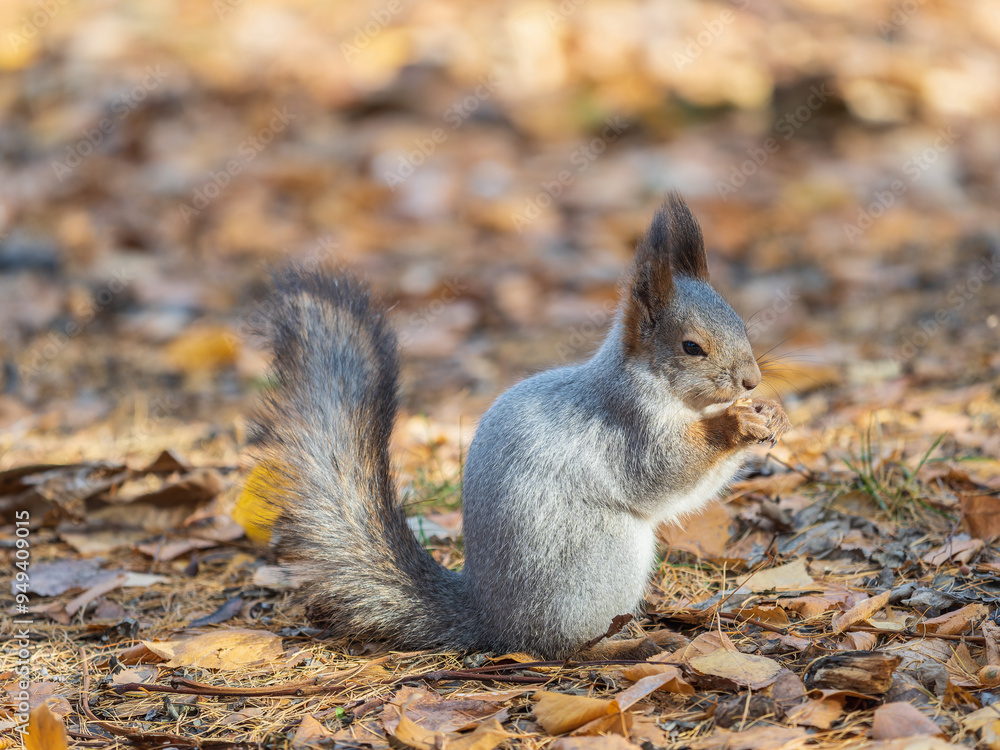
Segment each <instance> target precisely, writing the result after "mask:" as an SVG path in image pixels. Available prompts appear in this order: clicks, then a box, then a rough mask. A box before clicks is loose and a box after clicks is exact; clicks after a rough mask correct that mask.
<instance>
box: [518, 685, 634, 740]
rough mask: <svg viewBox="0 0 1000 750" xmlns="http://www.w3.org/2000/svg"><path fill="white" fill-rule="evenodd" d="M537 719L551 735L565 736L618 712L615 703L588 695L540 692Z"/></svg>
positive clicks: (537, 693) (536, 696)
mask: <svg viewBox="0 0 1000 750" xmlns="http://www.w3.org/2000/svg"><path fill="white" fill-rule="evenodd" d="M534 697H535V700H536V701H537V703H535V711H534V713H535V718H536V719H538V723H539V724H541V725H542V727H544V728H545V731H546V732H548V733H549V734H564V733H566V732H570V731H572V730H574V729H577V728H579V727H582V726H583V725H584V724H587V723H589V722H591V721H594V720H595V719H600V718H603V717H604V716H606V715H608V714H613V713H617V712H618V704H617V703H615V702H614V701H609V700H602V699H600V698H590V697H588V696H586V695H566V694H564V693H550V692H548V691H546V690H539V691H538V692H536V693H535V696H534Z"/></svg>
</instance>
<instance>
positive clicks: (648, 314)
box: [622, 193, 761, 411]
mask: <svg viewBox="0 0 1000 750" xmlns="http://www.w3.org/2000/svg"><path fill="white" fill-rule="evenodd" d="M627 284H628V287H627V288H626V289H625V290H624V295H623V319H622V323H623V325H624V341H623V343H624V347H625V354H626V357H628V358H629V360H631V361H632V362H633V363H635V364H637V365H639V366H642V367H644V368H647V369H648V370H649V371H651V372H652V374H653V375H655V376H656V377H657V378H661V379H665V380H666V381H667V383H668V384H669V387H670V390H671V391H672V392H674V393H676V394H677V395H678V396H679V397H680V398H681V399H682V400H683V401H684V402H685V404H686V405H687V406H689V407H690V408H692V409H694V410H696V411H704V410H706V409H708V410H710V409H711V408H712V407H722V406H724V405H728V404H730V403H732V402H733V401H735V400H736V399H739V398H742V397H744V396H746V395H747V394H748V393H749V392H750V391H752V390H753V389H754V388H756V387H757V386H758V385H759V384H760V380H761V376H760V368H759V367H758V366H757V362H756V360H755V359H754V355H753V350H752V349H751V347H750V340H749V339H748V338H747V331H746V326H745V325H744V323H743V320H742V319H741V318H740V316H739V315H737V314H736V312H735V311H734V310H733V308H732V307H730V306H729V304H728V303H727V302H726V301H725V300H724V299H722V297H721V296H719V293H718V292H716V291H715V290H714V289H713V288H712V287H711V286H710V285H709V283H708V261H707V259H706V257H705V245H704V243H703V242H702V237H701V228H700V227H699V226H698V222H697V221H696V220H695V218H694V216H692V215H691V211H690V209H689V208H688V207H687V205H686V204H685V203H684V201H683V200H682V199H681V198H680V196H678V195H676V194H673V193H672V194H671V195H670V196H669V198H668V200H667V202H666V203H665V204H664V206H663V207H662V208H661V209H660V210H659V211H658V212H657V213H656V216H655V217H654V218H653V223H652V225H651V226H650V227H649V231H648V232H647V233H646V236H645V237H643V238H642V239H641V240H640V241H639V246H638V248H637V250H636V255H635V263H634V265H633V267H632V272H631V274H630V275H629V277H628V281H627Z"/></svg>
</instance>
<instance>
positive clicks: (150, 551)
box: [136, 538, 219, 562]
mask: <svg viewBox="0 0 1000 750" xmlns="http://www.w3.org/2000/svg"><path fill="white" fill-rule="evenodd" d="M218 546H219V543H218V542H213V541H210V540H208V539H193V538H190V539H171V540H169V541H157V542H150V543H148V544H139V545H136V549H137V550H139V551H140V552H141V553H142V554H144V555H148V556H149V557H152V558H153V559H154V560H157V561H159V562H170V561H171V560H174V559H176V558H178V557H180V556H181V555H185V554H187V553H188V552H191V551H193V550H197V549H210V548H211V547H218Z"/></svg>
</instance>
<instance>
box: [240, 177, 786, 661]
mask: <svg viewBox="0 0 1000 750" xmlns="http://www.w3.org/2000/svg"><path fill="white" fill-rule="evenodd" d="M275 287H276V288H275V289H274V292H273V296H272V304H271V306H270V311H271V312H270V316H269V322H268V324H267V330H266V331H265V333H266V336H267V337H268V338H269V339H270V344H271V347H272V349H273V355H274V360H273V370H274V376H275V381H274V382H275V387H274V388H273V389H272V390H271V391H269V392H268V393H267V394H266V395H265V397H264V399H263V402H262V404H261V406H260V408H259V409H258V412H257V414H256V416H255V418H254V420H253V421H252V424H251V431H250V436H251V440H250V442H251V445H252V446H253V448H254V449H255V450H254V454H255V457H256V458H257V459H258V460H259V461H261V462H265V464H266V465H267V466H268V467H269V470H270V471H271V473H272V475H273V476H274V477H276V478H274V480H273V486H271V487H270V490H269V493H270V495H271V497H270V500H272V501H273V502H274V504H275V506H276V508H277V509H278V511H280V515H279V518H278V520H277V521H276V523H275V532H276V536H277V539H278V542H277V545H278V552H279V554H280V555H281V556H282V557H284V558H285V559H286V560H287V564H288V565H289V566H290V567H291V568H292V569H293V570H295V571H296V572H297V573H299V574H302V575H303V576H305V577H307V578H308V579H309V582H308V584H307V587H306V598H307V609H306V611H307V617H308V618H309V619H310V620H311V621H312V622H314V623H316V624H317V625H321V626H323V627H325V628H327V630H328V632H330V633H333V634H337V635H342V636H353V637H361V638H368V639H379V640H384V641H386V642H387V643H388V644H389V645H390V646H392V647H395V648H400V649H426V648H433V649H450V650H459V651H492V652H500V653H503V652H512V651H525V652H528V653H531V654H534V655H537V656H539V657H542V658H550V659H563V658H568V657H570V656H585V657H588V658H601V657H603V658H645V657H646V656H648V655H650V654H651V653H655V652H656V651H658V650H660V647H661V646H664V645H667V644H668V643H669V642H670V638H671V636H672V634H669V633H668V634H666V635H664V636H660V637H659V638H657V634H654V636H653V637H652V638H653V640H652V641H651V640H649V639H631V640H609V641H605V642H603V643H602V644H598V645H594V641H595V640H596V639H598V638H599V637H600V636H601V635H602V634H604V633H605V632H606V631H608V630H609V626H610V625H611V623H612V620H613V619H614V618H615V617H616V616H617V615H622V614H634V613H638V612H639V611H640V608H641V606H642V604H643V601H644V596H645V592H646V589H647V586H648V583H649V578H650V575H651V572H652V570H653V566H654V562H655V548H656V534H655V532H656V528H657V526H658V525H659V524H661V523H663V522H665V521H670V520H674V519H678V518H680V517H683V516H684V515H685V514H689V513H691V512H693V511H695V510H697V509H698V508H699V507H701V506H702V505H703V504H704V503H706V502H707V501H708V500H710V499H712V498H714V497H715V496H717V495H718V494H719V493H720V491H721V490H722V489H723V487H724V486H725V485H726V484H727V483H728V482H730V481H731V480H732V479H733V478H734V476H735V475H736V474H737V472H738V471H739V469H740V467H741V464H742V462H743V461H744V459H745V457H746V453H747V450H748V449H749V448H750V447H752V446H754V445H757V444H758V443H762V442H766V441H771V442H772V443H773V441H775V440H776V439H777V438H778V437H779V436H780V435H781V434H782V433H784V432H785V431H786V430H787V429H788V428H789V423H788V419H787V417H786V416H785V413H784V411H782V409H781V407H780V406H779V405H778V404H776V403H775V402H773V401H769V400H765V399H754V400H750V399H749V398H747V397H746V396H747V394H748V393H749V392H751V391H753V390H754V389H755V388H756V387H757V385H758V384H759V383H760V381H761V374H760V369H759V368H758V366H757V363H756V361H755V359H754V355H753V352H752V350H751V347H750V342H749V340H748V338H747V333H746V327H745V325H744V323H743V321H742V320H741V319H740V317H739V316H738V315H737V314H736V313H735V312H734V311H733V309H732V308H731V307H730V306H729V305H728V304H727V303H726V302H725V300H723V299H722V297H721V296H719V294H718V293H717V292H716V291H715V290H714V289H713V288H712V287H711V286H710V285H709V283H708V266H707V261H706V257H705V250H704V246H703V243H702V236H701V229H700V228H699V226H698V223H697V221H696V220H695V219H694V217H693V216H692V214H691V212H690V210H689V209H688V207H687V206H686V205H685V203H684V202H683V201H682V200H681V199H680V198H679V197H678V196H677V195H674V194H672V195H671V196H670V197H669V198H668V200H667V202H666V203H665V205H664V206H663V207H662V208H661V209H660V210H659V212H658V213H657V214H656V216H655V218H654V219H653V222H652V225H651V226H650V228H649V230H648V232H647V233H646V235H645V237H643V238H642V239H641V240H640V241H639V243H638V247H637V250H636V254H635V261H634V264H633V266H632V268H631V270H630V272H629V273H628V276H627V277H626V279H625V281H624V283H623V286H622V295H621V302H620V306H619V311H618V315H617V317H616V319H615V321H614V323H613V325H612V326H611V329H610V331H609V332H608V334H607V337H606V338H605V340H604V343H603V344H602V345H601V347H600V348H599V350H598V351H597V352H596V353H595V354H594V356H593V357H592V358H591V359H590V360H589V361H587V362H585V363H583V364H579V365H575V366H569V367H560V368H558V369H554V370H549V371H547V372H542V373H540V374H538V375H535V376H533V377H530V378H528V379H526V380H524V381H522V382H520V383H518V384H517V385H515V386H514V387H512V388H511V389H509V390H508V391H506V392H505V393H504V394H502V395H501V396H500V397H499V398H498V399H497V400H496V402H495V403H494V404H493V406H492V407H491V408H490V409H489V410H488V411H487V413H486V414H485V416H484V417H483V418H482V420H481V421H480V423H479V426H478V429H477V430H476V433H475V437H474V439H473V441H472V445H471V447H470V448H469V451H468V456H467V458H466V461H465V473H464V483H463V532H464V538H465V565H464V568H463V570H462V571H461V572H456V571H452V570H447V569H446V568H444V567H443V566H441V565H439V564H438V563H437V562H435V561H434V559H433V558H432V557H431V556H430V554H429V553H428V552H427V551H426V550H424V549H423V548H422V547H421V545H420V544H419V543H418V541H417V539H416V538H415V537H414V535H413V533H412V532H411V531H410V529H409V527H408V526H407V523H406V519H405V515H404V511H403V507H402V504H401V503H400V501H399V499H398V497H397V495H396V490H395V487H394V483H393V478H392V472H391V467H390V457H389V437H390V434H391V432H392V428H393V422H394V419H395V415H396V410H397V371H398V362H397V351H396V350H397V345H396V337H395V334H394V333H393V331H392V330H391V328H390V326H389V323H388V321H387V319H386V314H385V311H384V310H383V309H382V308H381V307H380V306H379V305H378V304H377V303H376V302H374V301H373V299H372V295H371V293H370V291H369V290H368V288H367V287H366V286H365V285H363V284H361V283H360V282H358V281H356V280H354V279H352V278H350V277H348V276H345V275H331V274H328V273H325V272H312V273H306V272H303V271H295V270H292V271H286V272H285V273H284V275H282V276H279V278H278V279H276V282H275ZM581 649H585V650H584V651H583V652H581Z"/></svg>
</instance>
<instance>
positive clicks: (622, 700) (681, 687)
mask: <svg viewBox="0 0 1000 750" xmlns="http://www.w3.org/2000/svg"><path fill="white" fill-rule="evenodd" d="M664 666H668V668H669V669H673V673H671V672H661V673H660V674H651V675H649V676H647V677H642V678H640V679H639V680H637V681H636V683H635V684H634V685H632V686H631V687H629V688H627V689H626V690H623V691H622V692H620V693H618V695H616V696H615V703H617V704H618V708H619V710H621V711H624V710H625V709H626V708H628V707H629V706H632V705H634V704H635V703H636V701H640V700H642V699H643V698H645V697H646V696H647V695H649V694H650V693H652V692H654V691H656V690H664V691H666V692H668V693H680V694H681V695H694V688H693V687H691V685H689V684H688V683H687V682H685V681H684V678H683V677H681V671H680V670H679V669H677V667H669V665H664Z"/></svg>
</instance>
